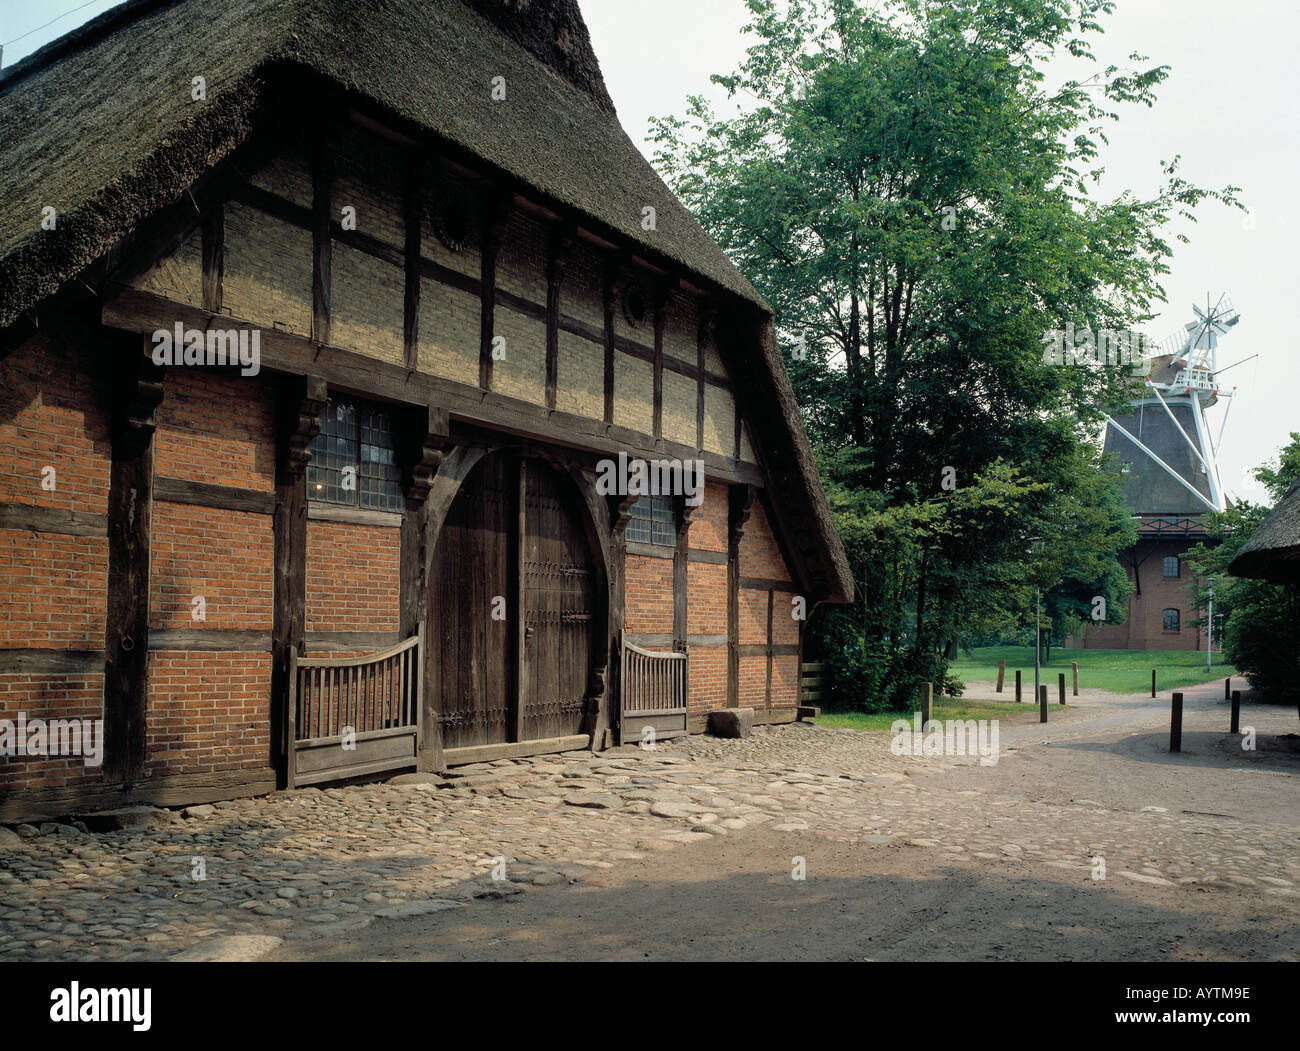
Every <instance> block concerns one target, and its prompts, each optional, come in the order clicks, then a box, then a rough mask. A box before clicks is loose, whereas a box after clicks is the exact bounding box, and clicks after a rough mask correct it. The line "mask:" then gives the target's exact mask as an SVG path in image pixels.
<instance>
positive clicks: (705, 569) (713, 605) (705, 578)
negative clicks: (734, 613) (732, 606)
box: [686, 526, 727, 635]
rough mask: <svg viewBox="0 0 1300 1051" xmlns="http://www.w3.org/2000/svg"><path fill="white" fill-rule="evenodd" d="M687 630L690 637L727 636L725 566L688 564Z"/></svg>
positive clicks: (699, 563)
mask: <svg viewBox="0 0 1300 1051" xmlns="http://www.w3.org/2000/svg"><path fill="white" fill-rule="evenodd" d="M691 528H692V529H694V526H692V527H691ZM686 630H687V632H688V633H689V634H691V635H725V634H726V633H727V567H726V566H719V565H714V564H713V563H711V562H688V563H687V564H686Z"/></svg>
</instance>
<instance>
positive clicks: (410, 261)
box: [402, 158, 425, 369]
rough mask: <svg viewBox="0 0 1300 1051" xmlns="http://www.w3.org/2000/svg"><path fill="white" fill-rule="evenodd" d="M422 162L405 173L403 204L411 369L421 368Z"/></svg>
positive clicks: (405, 346)
mask: <svg viewBox="0 0 1300 1051" xmlns="http://www.w3.org/2000/svg"><path fill="white" fill-rule="evenodd" d="M421 175H422V165H421V163H420V161H419V160H418V159H415V158H412V160H411V161H410V162H409V166H408V169H407V172H406V186H405V190H404V202H403V203H404V205H405V215H404V220H405V223H406V250H405V255H404V260H403V262H404V264H405V266H404V270H405V280H406V284H405V289H404V293H403V300H402V359H403V361H404V362H405V364H406V367H407V368H408V369H418V368H419V367H420V269H421V268H420V258H421V245H420V228H421V225H422V224H421V221H420V220H421V216H422V215H423V211H424V208H423V205H424V195H423V186H422V183H423V182H424V181H425V180H423V179H422V178H421Z"/></svg>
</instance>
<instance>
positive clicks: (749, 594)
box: [739, 588, 767, 646]
mask: <svg viewBox="0 0 1300 1051" xmlns="http://www.w3.org/2000/svg"><path fill="white" fill-rule="evenodd" d="M739 627H740V644H741V645H742V646H750V645H753V644H754V643H761V644H763V645H767V592H766V591H760V590H758V589H757V588H741V589H740V617H739Z"/></svg>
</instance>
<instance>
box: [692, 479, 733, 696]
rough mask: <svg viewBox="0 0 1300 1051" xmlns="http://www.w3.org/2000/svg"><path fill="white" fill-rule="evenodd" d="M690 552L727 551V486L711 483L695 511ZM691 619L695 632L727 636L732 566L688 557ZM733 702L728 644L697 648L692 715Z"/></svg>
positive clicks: (723, 553) (693, 661) (723, 552)
mask: <svg viewBox="0 0 1300 1051" xmlns="http://www.w3.org/2000/svg"><path fill="white" fill-rule="evenodd" d="M689 550H690V551H695V552H709V553H711V554H715V555H716V554H721V555H725V554H726V553H727V487H726V486H725V485H723V484H721V483H719V482H708V483H706V485H705V488H704V501H703V503H701V504H700V506H699V507H698V508H697V509H696V511H695V513H694V515H692V516H691V529H690V548H689ZM686 572H687V592H686V624H687V630H688V632H689V634H691V635H713V636H724V637H725V636H726V634H727V566H726V564H725V563H721V564H719V563H715V562H702V561H692V560H689V559H688V561H687V564H686ZM726 704H727V647H726V645H720V646H699V645H696V646H692V647H691V714H692V715H699V714H702V713H703V712H706V711H708V710H709V709H711V708H725V707H726Z"/></svg>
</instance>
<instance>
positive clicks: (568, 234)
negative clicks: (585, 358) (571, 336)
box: [546, 227, 573, 409]
mask: <svg viewBox="0 0 1300 1051" xmlns="http://www.w3.org/2000/svg"><path fill="white" fill-rule="evenodd" d="M547 242H548V243H547V260H546V407H547V408H548V409H553V408H555V399H556V395H557V393H558V388H559V377H560V291H561V287H562V283H563V280H564V270H565V266H566V264H567V263H568V258H569V253H570V251H571V250H572V248H573V231H572V229H570V228H566V227H553V228H552V229H551V232H550V236H549V237H548V238H547Z"/></svg>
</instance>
